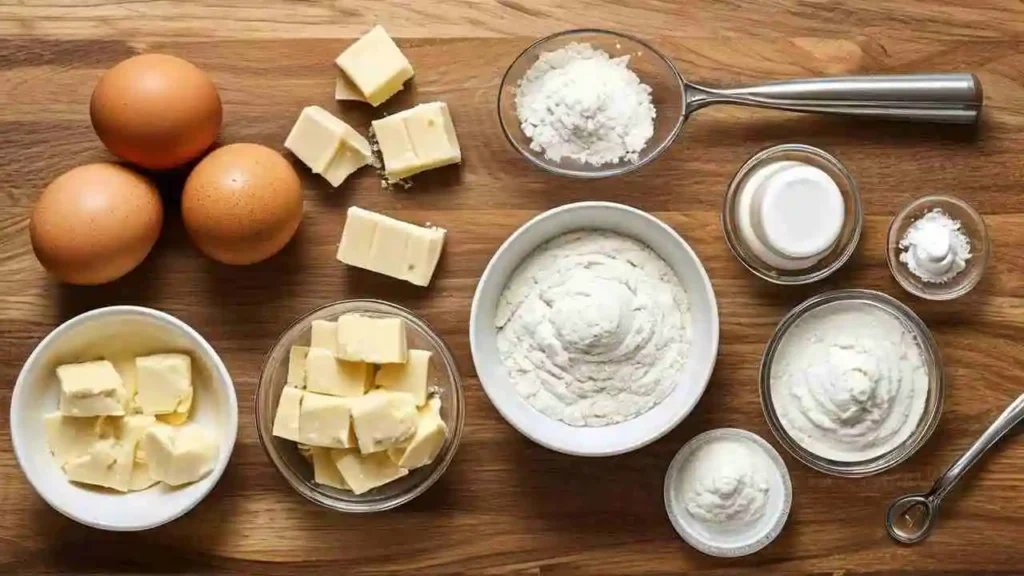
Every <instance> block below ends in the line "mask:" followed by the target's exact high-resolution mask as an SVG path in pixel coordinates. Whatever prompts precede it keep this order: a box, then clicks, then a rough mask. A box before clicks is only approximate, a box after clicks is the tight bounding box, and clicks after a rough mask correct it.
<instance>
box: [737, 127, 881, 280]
mask: <svg viewBox="0 0 1024 576" xmlns="http://www.w3.org/2000/svg"><path fill="white" fill-rule="evenodd" d="M786 161H789V162H799V163H801V164H805V165H809V166H813V167H814V168H817V169H819V170H821V171H822V172H824V173H825V174H827V175H828V176H829V178H831V179H832V181H833V182H834V183H835V185H836V186H837V187H838V189H839V193H840V195H841V196H842V200H843V207H842V209H843V223H842V226H841V228H840V230H839V234H838V236H837V237H836V240H835V241H834V242H833V243H832V245H831V248H829V249H827V250H826V251H825V252H823V253H821V254H819V255H816V256H815V258H813V259H812V261H809V262H808V264H807V265H806V266H802V267H798V268H795V269H786V268H783V267H780V266H777V265H773V264H772V263H771V262H769V261H767V260H766V259H765V258H763V257H761V256H759V255H758V251H757V250H755V249H754V247H752V246H751V245H750V243H748V242H747V241H746V239H745V236H744V234H743V233H742V230H741V225H740V222H739V220H740V219H739V216H738V212H739V205H740V202H741V196H742V195H743V191H744V189H745V188H746V187H747V185H748V183H749V182H750V181H751V179H752V178H753V177H754V175H755V174H757V173H759V172H760V171H761V170H762V169H764V168H767V167H768V166H770V165H772V164H776V163H779V162H786ZM863 220H864V215H863V211H862V208H861V204H860V194H859V193H858V191H857V184H856V182H854V180H853V176H851V175H850V173H849V172H848V171H847V170H846V168H845V167H844V166H843V165H842V164H841V163H840V162H839V161H838V160H836V159H835V158H834V157H833V156H831V155H830V154H828V153H827V152H825V151H823V150H819V149H818V148H814V147H811V146H806V145H803V144H782V145H780V146H775V147H772V148H768V149H766V150H762V151H761V152H758V153H757V154H755V155H754V156H753V157H752V158H751V159H750V160H747V162H746V163H745V164H743V166H742V167H740V169H739V171H738V172H737V173H736V175H735V176H734V177H733V179H732V181H731V182H730V183H729V188H728V190H727V191H726V194H725V202H724V204H723V206H722V230H723V232H724V233H725V240H726V243H727V244H728V245H729V249H730V250H731V251H732V253H733V255H735V256H736V259H737V260H739V261H740V263H741V264H743V265H744V266H745V267H746V268H747V269H748V270H750V271H751V272H753V273H754V274H756V275H758V276H760V277H761V278H764V279H765V280H767V281H769V282H773V283H775V284H808V283H811V282H815V281H818V280H821V279H822V278H825V277H826V276H828V275H829V274H831V273H833V272H835V271H836V270H838V269H839V268H840V267H841V266H842V265H843V264H845V263H846V261H847V260H849V259H850V257H851V256H853V252H854V250H856V248H857V242H858V241H859V240H860V233H861V227H862V226H863Z"/></svg>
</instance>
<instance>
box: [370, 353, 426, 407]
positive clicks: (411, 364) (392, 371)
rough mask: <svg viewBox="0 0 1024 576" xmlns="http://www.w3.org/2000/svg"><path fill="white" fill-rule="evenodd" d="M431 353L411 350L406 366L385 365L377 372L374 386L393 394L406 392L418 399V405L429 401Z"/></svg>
mask: <svg viewBox="0 0 1024 576" xmlns="http://www.w3.org/2000/svg"><path fill="white" fill-rule="evenodd" d="M430 356H431V354H430V351H428V350H409V356H408V359H407V361H406V363H405V364H384V365H382V366H381V367H380V370H378V371H377V376H376V378H375V379H374V385H375V386H377V387H379V388H384V389H385V390H390V391H392V392H405V393H406V394H411V395H412V397H413V398H415V399H416V405H417V406H422V405H423V404H424V403H426V401H427V375H428V373H429V371H430Z"/></svg>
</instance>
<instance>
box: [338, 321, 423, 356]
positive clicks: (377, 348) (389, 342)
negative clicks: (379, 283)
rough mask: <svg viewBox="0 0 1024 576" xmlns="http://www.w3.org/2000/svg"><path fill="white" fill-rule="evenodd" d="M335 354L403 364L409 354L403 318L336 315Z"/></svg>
mask: <svg viewBox="0 0 1024 576" xmlns="http://www.w3.org/2000/svg"><path fill="white" fill-rule="evenodd" d="M337 350H338V352H337V354H338V358H342V359H344V360H349V361H354V362H369V363H372V364H391V363H399V364H404V363H405V362H406V360H407V359H408V357H409V346H408V344H407V342H406V338H405V322H403V321H402V319H401V318H383V317H376V316H366V315H363V314H345V315H344V316H341V317H339V318H338V347H337Z"/></svg>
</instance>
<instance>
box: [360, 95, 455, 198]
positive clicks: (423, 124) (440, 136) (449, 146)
mask: <svg viewBox="0 0 1024 576" xmlns="http://www.w3.org/2000/svg"><path fill="white" fill-rule="evenodd" d="M372 125H373V133H374V135H375V137H376V139H377V144H378V145H379V146H380V154H381V157H383V159H384V173H385V175H387V177H388V179H389V180H392V181H395V180H400V179H402V178H407V177H409V176H412V175H413V174H418V173H420V172H423V171H425V170H432V169H434V168H440V167H441V166H447V165H449V164H458V163H459V162H462V149H461V148H460V147H459V139H458V137H457V136H456V135H455V124H454V123H452V117H451V113H449V111H448V105H447V104H445V103H444V102H428V103H426V104H420V105H419V106H416V107H414V108H410V109H408V110H404V111H402V112H399V113H397V114H392V115H391V116H386V117H384V118H381V119H380V120H374V121H373V122H372Z"/></svg>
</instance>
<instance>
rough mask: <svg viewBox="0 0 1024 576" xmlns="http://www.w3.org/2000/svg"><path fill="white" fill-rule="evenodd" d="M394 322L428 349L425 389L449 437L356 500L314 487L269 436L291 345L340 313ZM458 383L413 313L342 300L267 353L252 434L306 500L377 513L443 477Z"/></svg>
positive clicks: (290, 446)
mask: <svg viewBox="0 0 1024 576" xmlns="http://www.w3.org/2000/svg"><path fill="white" fill-rule="evenodd" d="M350 313H360V314H366V315H370V316H384V317H398V318H401V319H402V320H404V321H405V326H406V338H407V340H408V342H409V347H410V348H419V349H423V350H429V351H431V352H432V353H433V354H432V356H431V359H430V370H429V376H428V378H429V386H430V388H431V390H432V391H433V392H436V393H438V394H439V395H440V398H441V418H442V419H443V420H444V422H445V424H447V425H448V437H447V438H446V439H445V442H444V446H442V447H441V451H440V452H439V453H438V455H437V458H435V459H434V461H433V462H432V463H430V464H428V465H426V466H423V467H422V468H417V469H415V470H410V471H409V474H408V475H407V476H404V477H402V478H399V479H398V480H395V481H394V482H391V483H389V484H385V485H384V486H381V487H379V488H375V489H373V490H370V491H369V492H366V493H365V494H360V495H358V496H357V495H355V494H353V493H351V492H348V491H345V490H338V489H336V488H331V487H330V486H322V485H320V484H316V483H314V482H313V467H312V465H311V464H310V463H309V461H308V460H306V459H305V458H304V457H303V456H302V455H301V454H300V453H299V450H298V448H297V447H296V444H295V443H294V442H292V441H290V440H284V439H282V438H277V437H276V436H274V435H273V434H272V431H273V427H274V414H275V412H276V411H277V402H278V400H279V398H280V396H281V389H282V388H284V385H285V380H286V377H287V373H288V353H289V350H291V347H292V346H298V345H309V338H310V327H311V325H312V323H313V321H314V320H334V319H336V318H337V317H338V316H341V315H342V314H350ZM464 402H465V401H464V399H463V392H462V380H461V379H460V377H459V371H458V368H457V367H456V365H455V359H454V358H453V357H452V354H451V351H450V350H449V349H448V346H447V345H446V344H445V343H444V341H443V340H441V338H440V337H439V336H438V335H437V333H436V332H435V331H434V329H433V328H431V327H430V325H429V324H427V323H426V321H424V320H423V319H422V318H420V317H419V316H417V315H416V314H414V313H412V312H410V311H409V310H406V309H405V308H402V307H400V306H396V305H394V304H389V303H387V302H382V301H379V300H345V301H342V302H336V303H334V304H328V305H326V306H322V307H320V308H317V309H316V310H313V311H312V312H310V313H308V314H306V315H305V316H302V317H301V318H299V319H298V320H296V321H295V322H293V323H292V325H291V326H289V327H288V329H287V330H285V331H284V333H283V334H282V335H281V337H280V338H278V340H277V343H275V344H274V347H273V348H272V349H271V350H270V353H269V354H267V357H266V360H265V361H264V363H263V370H262V371H261V373H260V379H259V383H258V384H257V387H256V398H255V412H256V431H257V435H258V436H259V439H260V444H262V445H263V449H264V450H265V451H266V452H267V456H268V457H269V458H270V460H271V461H272V462H273V463H274V466H276V467H277V470H278V471H279V472H280V473H281V475H282V476H284V478H285V480H287V481H288V484H290V485H291V487H292V488H294V489H295V491H296V492H298V493H299V494H301V495H302V496H304V497H305V498H307V499H309V500H311V501H313V502H315V503H317V504H319V505H321V506H324V507H326V508H331V509H333V510H339V511H342V512H380V511H382V510H389V509H391V508H395V507H397V506H401V505H402V504H405V503H406V502H408V501H410V500H412V499H413V498H415V497H417V496H419V495H420V494H422V493H423V492H425V491H426V490H427V488H429V487H430V486H431V485H432V484H434V482H437V480H438V478H440V477H441V475H442V474H444V471H445V470H447V469H448V465H449V464H450V463H451V461H452V458H453V457H454V456H455V450H456V449H457V448H458V446H459V439H460V437H461V436H462V426H463V420H464V412H465V403H464Z"/></svg>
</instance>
